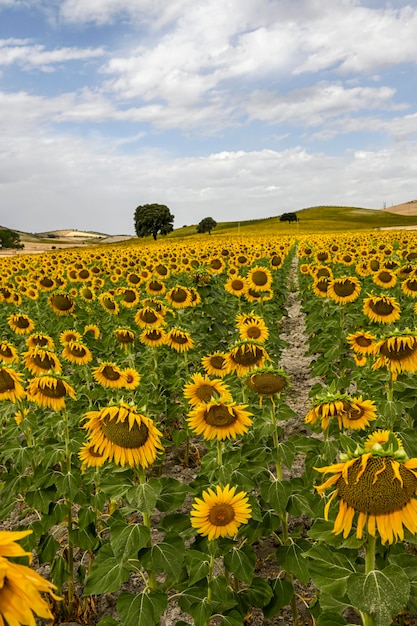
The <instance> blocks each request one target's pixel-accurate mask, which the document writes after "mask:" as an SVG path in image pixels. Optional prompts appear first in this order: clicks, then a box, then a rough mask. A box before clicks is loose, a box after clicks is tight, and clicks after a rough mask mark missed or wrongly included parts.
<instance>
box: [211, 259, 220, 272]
mask: <svg viewBox="0 0 417 626" xmlns="http://www.w3.org/2000/svg"><path fill="white" fill-rule="evenodd" d="M210 266H211V267H212V268H213V269H214V270H219V269H220V268H221V267H222V262H221V261H220V259H213V260H212V262H211V263H210Z"/></svg>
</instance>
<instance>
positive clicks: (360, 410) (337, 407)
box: [304, 393, 377, 430]
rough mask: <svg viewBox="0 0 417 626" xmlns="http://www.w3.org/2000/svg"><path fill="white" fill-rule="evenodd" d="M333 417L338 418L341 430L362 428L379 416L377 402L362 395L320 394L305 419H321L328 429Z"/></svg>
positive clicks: (324, 427) (309, 422)
mask: <svg viewBox="0 0 417 626" xmlns="http://www.w3.org/2000/svg"><path fill="white" fill-rule="evenodd" d="M333 418H336V419H337V422H338V425H339V429H340V430H342V429H343V428H350V429H352V430H362V429H364V428H366V427H367V426H369V423H370V422H372V421H374V420H375V419H376V418H377V414H376V407H375V403H374V402H372V400H363V398H362V396H359V397H358V398H354V397H352V396H349V394H347V393H345V394H342V393H335V394H332V393H326V394H323V395H318V396H317V398H316V400H315V402H314V406H313V408H312V409H311V410H310V411H309V412H308V413H307V415H306V417H305V420H304V421H305V423H306V424H315V423H316V422H318V421H320V425H321V428H322V430H327V428H328V427H329V424H330V421H331V420H332V419H333Z"/></svg>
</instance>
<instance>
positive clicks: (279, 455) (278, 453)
mask: <svg viewBox="0 0 417 626" xmlns="http://www.w3.org/2000/svg"><path fill="white" fill-rule="evenodd" d="M295 455H296V449H295V446H294V445H293V444H292V443H290V442H288V441H283V442H281V443H279V444H278V445H277V447H276V448H275V449H273V450H272V458H273V460H274V461H278V462H280V463H284V465H285V466H286V467H288V469H291V467H292V464H293V462H294V458H295Z"/></svg>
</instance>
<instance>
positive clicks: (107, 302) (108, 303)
mask: <svg viewBox="0 0 417 626" xmlns="http://www.w3.org/2000/svg"><path fill="white" fill-rule="evenodd" d="M103 306H104V308H105V309H107V310H108V311H114V310H115V309H116V303H115V302H114V300H112V299H111V298H107V297H106V298H103Z"/></svg>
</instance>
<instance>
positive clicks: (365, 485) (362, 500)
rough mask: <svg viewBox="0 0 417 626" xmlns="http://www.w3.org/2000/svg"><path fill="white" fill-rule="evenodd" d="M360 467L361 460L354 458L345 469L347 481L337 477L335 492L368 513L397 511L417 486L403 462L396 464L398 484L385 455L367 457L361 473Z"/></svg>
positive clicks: (415, 479)
mask: <svg viewBox="0 0 417 626" xmlns="http://www.w3.org/2000/svg"><path fill="white" fill-rule="evenodd" d="M361 469H362V461H361V459H357V460H356V461H355V463H354V464H353V465H352V466H351V467H349V469H348V483H347V484H346V482H345V480H344V479H343V478H342V477H340V478H339V480H338V481H337V489H338V493H339V496H340V497H341V498H342V500H344V501H345V502H346V504H348V505H349V506H351V507H353V508H354V509H355V510H356V511H361V512H362V513H369V514H370V515H383V514H384V513H391V512H392V511H400V510H401V509H402V508H403V507H404V506H406V504H408V502H410V500H411V498H412V497H413V495H414V493H415V491H416V489H417V477H416V476H415V475H414V473H413V472H412V471H411V470H409V469H407V468H406V467H404V465H399V468H398V469H399V474H400V476H401V479H402V484H401V481H399V480H398V478H397V477H396V476H395V474H394V470H393V467H392V460H391V459H389V458H385V459H384V458H381V457H371V458H370V459H368V461H367V464H366V468H365V471H364V472H363V473H362V474H361ZM358 477H359V478H358Z"/></svg>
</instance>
